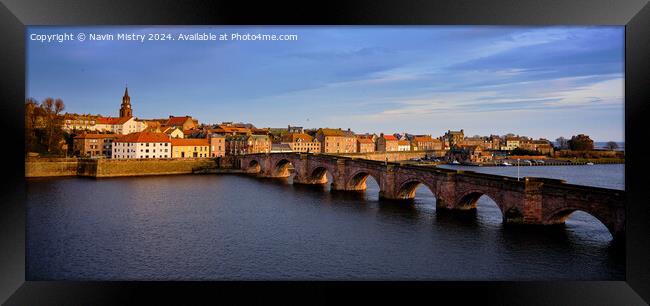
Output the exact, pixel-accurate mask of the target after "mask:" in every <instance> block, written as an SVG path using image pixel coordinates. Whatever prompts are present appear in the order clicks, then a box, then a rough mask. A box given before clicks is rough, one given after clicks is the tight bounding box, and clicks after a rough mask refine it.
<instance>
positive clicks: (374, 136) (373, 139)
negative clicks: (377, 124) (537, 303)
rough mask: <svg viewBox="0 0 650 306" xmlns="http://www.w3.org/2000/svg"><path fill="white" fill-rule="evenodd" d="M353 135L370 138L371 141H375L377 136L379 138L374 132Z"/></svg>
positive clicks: (358, 137)
mask: <svg viewBox="0 0 650 306" xmlns="http://www.w3.org/2000/svg"><path fill="white" fill-rule="evenodd" d="M355 136H356V137H357V139H370V140H372V142H373V143H375V142H376V141H377V138H379V136H377V134H374V133H373V134H369V133H365V134H357V135H355ZM373 150H374V149H373Z"/></svg>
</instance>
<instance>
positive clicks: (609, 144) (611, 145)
mask: <svg viewBox="0 0 650 306" xmlns="http://www.w3.org/2000/svg"><path fill="white" fill-rule="evenodd" d="M605 148H606V149H607V150H610V151H614V150H616V149H618V144H617V143H616V142H615V141H608V142H607V144H606V145H605Z"/></svg>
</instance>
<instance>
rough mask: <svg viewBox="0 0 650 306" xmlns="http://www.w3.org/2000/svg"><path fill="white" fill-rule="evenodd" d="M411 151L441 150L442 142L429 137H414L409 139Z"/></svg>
mask: <svg viewBox="0 0 650 306" xmlns="http://www.w3.org/2000/svg"><path fill="white" fill-rule="evenodd" d="M411 150H413V151H430V150H442V141H440V139H435V138H433V137H431V135H414V136H413V137H412V138H411Z"/></svg>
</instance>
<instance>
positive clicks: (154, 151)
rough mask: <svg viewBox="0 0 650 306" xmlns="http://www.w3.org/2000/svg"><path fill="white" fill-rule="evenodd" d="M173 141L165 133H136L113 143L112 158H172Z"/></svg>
mask: <svg viewBox="0 0 650 306" xmlns="http://www.w3.org/2000/svg"><path fill="white" fill-rule="evenodd" d="M171 148H172V146H171V139H170V137H169V135H167V134H164V133H151V132H136V133H131V134H128V135H124V136H122V137H119V138H117V139H115V140H114V141H113V148H112V153H111V158H113V159H134V158H170V157H171V154H172V150H171Z"/></svg>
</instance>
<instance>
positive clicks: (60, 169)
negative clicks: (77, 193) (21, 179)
mask: <svg viewBox="0 0 650 306" xmlns="http://www.w3.org/2000/svg"><path fill="white" fill-rule="evenodd" d="M77 166H78V162H77V159H76V158H27V160H25V177H50V176H75V175H77Z"/></svg>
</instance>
